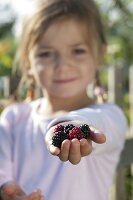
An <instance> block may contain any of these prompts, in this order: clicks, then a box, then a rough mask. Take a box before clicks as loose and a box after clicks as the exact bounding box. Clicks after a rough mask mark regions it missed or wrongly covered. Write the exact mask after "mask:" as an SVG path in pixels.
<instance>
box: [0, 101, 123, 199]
mask: <svg viewBox="0 0 133 200" xmlns="http://www.w3.org/2000/svg"><path fill="white" fill-rule="evenodd" d="M40 103H41V99H40V100H36V101H34V102H32V103H22V104H16V105H12V106H9V107H7V108H6V109H5V110H4V112H3V113H2V115H1V118H0V185H2V184H4V183H5V182H7V181H12V180H15V181H16V182H17V183H18V184H19V185H20V186H21V187H22V188H23V190H24V191H25V192H26V193H27V194H29V193H31V192H33V191H34V190H36V189H37V188H40V189H41V190H42V191H43V193H44V196H45V197H46V200H107V199H108V195H109V189H110V186H111V184H112V181H113V177H114V173H115V170H116V167H117V164H118V161H119V156H120V152H121V150H122V149H123V146H124V141H125V134H126V130H127V122H126V119H125V117H124V115H123V112H122V111H121V109H120V108H118V107H117V106H116V105H113V104H102V105H93V106H91V107H87V108H84V109H80V110H76V111H72V112H70V113H68V114H66V115H65V116H63V118H64V119H66V120H69V119H70V120H71V119H74V120H81V121H83V123H84V122H85V123H88V124H89V125H93V126H94V127H96V128H97V129H100V130H101V131H103V132H104V133H105V135H106V138H107V141H106V143H105V144H95V143H93V147H94V149H93V152H92V154H91V155H89V156H86V157H83V158H82V159H81V161H80V163H79V164H77V165H72V164H71V163H70V162H69V161H67V162H62V161H60V159H59V158H58V157H57V156H53V155H51V154H50V153H49V152H48V150H47V147H46V144H45V140H44V138H45V135H46V132H47V131H46V130H47V129H48V127H50V126H51V125H53V124H55V123H56V122H57V121H60V120H61V117H58V118H57V119H55V118H53V119H52V118H44V117H42V116H40V115H38V114H37V112H36V110H37V107H38V106H39V104H40Z"/></svg>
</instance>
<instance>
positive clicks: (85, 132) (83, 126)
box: [79, 124, 91, 139]
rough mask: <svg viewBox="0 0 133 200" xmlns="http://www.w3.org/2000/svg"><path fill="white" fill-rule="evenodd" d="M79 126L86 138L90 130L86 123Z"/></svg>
mask: <svg viewBox="0 0 133 200" xmlns="http://www.w3.org/2000/svg"><path fill="white" fill-rule="evenodd" d="M79 128H80V129H81V131H82V132H83V133H84V138H85V139H88V138H89V137H90V133H91V130H90V128H89V126H88V124H82V125H81V126H80V127H79Z"/></svg>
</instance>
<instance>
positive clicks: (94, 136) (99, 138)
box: [90, 130, 106, 144]
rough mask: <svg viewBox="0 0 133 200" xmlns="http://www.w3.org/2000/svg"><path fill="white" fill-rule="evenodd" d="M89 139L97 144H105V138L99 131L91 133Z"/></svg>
mask: <svg viewBox="0 0 133 200" xmlns="http://www.w3.org/2000/svg"><path fill="white" fill-rule="evenodd" d="M90 139H91V140H92V141H94V142H96V143H98V144H103V143H105V142H106V136H105V135H104V134H103V133H102V132H100V131H97V130H95V131H91V134H90Z"/></svg>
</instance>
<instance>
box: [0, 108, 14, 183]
mask: <svg viewBox="0 0 133 200" xmlns="http://www.w3.org/2000/svg"><path fill="white" fill-rule="evenodd" d="M13 119H14V116H13V112H12V111H11V109H10V108H6V109H5V110H4V111H3V113H2V114H1V116H0V186H1V185H3V184H4V183H6V182H8V181H12V180H13V158H12V154H13V135H12V129H13Z"/></svg>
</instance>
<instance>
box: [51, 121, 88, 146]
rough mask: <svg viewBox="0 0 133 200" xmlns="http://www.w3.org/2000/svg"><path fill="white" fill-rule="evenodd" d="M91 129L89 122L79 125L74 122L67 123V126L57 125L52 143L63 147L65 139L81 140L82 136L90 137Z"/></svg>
mask: <svg viewBox="0 0 133 200" xmlns="http://www.w3.org/2000/svg"><path fill="white" fill-rule="evenodd" d="M90 134H91V130H90V128H89V126H88V125H87V124H82V125H81V126H79V127H77V126H74V125H73V124H67V125H66V126H63V125H57V126H56V127H55V129H54V135H53V137H52V144H53V145H54V146H56V147H58V148H60V147H61V144H62V142H63V141H64V140H65V139H69V140H72V139H74V138H77V139H78V140H81V139H82V138H85V139H89V137H90Z"/></svg>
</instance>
